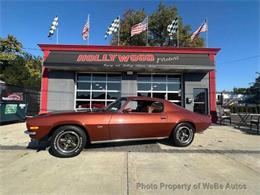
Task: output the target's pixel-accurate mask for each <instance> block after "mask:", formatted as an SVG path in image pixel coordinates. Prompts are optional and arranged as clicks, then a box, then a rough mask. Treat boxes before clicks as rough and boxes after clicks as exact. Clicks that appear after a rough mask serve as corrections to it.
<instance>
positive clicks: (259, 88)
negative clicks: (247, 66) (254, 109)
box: [246, 73, 260, 104]
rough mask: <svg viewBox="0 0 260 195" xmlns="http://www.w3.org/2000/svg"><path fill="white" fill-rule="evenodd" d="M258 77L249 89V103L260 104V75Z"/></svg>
mask: <svg viewBox="0 0 260 195" xmlns="http://www.w3.org/2000/svg"><path fill="white" fill-rule="evenodd" d="M257 74H258V76H257V77H256V79H255V82H254V83H253V85H252V86H251V87H249V88H248V89H247V92H246V93H247V94H248V95H250V97H249V99H248V100H247V102H248V103H253V104H260V73H257Z"/></svg>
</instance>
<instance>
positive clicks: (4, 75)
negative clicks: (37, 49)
mask: <svg viewBox="0 0 260 195" xmlns="http://www.w3.org/2000/svg"><path fill="white" fill-rule="evenodd" d="M0 51H1V53H0V64H1V70H0V79H1V80H3V81H5V82H6V83H8V84H13V85H18V86H24V87H32V88H40V84H41V83H40V82H41V60H42V59H41V58H40V57H35V56H32V55H31V54H29V53H26V52H24V51H23V50H22V44H21V43H20V42H19V41H18V40H17V39H16V38H15V37H14V36H12V35H8V36H7V38H6V39H3V38H0Z"/></svg>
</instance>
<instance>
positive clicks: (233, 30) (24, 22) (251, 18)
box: [0, 0, 260, 91]
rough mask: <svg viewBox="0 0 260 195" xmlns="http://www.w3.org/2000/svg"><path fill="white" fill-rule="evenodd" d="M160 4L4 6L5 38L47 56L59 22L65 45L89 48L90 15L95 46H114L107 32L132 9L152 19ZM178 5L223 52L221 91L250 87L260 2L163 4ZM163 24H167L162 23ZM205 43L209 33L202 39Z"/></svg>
mask: <svg viewBox="0 0 260 195" xmlns="http://www.w3.org/2000/svg"><path fill="white" fill-rule="evenodd" d="M159 2H160V1H156V0H153V1H147V0H146V1H141V0H139V1H138V0H121V1H120V0H107V1H105V0H95V1H94V0H92V1H87V0H74V1H72V0H56V1H51V0H49V1H47V0H38V1H36V0H30V1H27V0H0V37H2V38H5V37H7V35H8V34H12V35H14V36H16V37H17V39H18V40H19V41H20V42H22V43H23V47H24V48H25V50H26V51H27V52H29V53H32V54H34V55H40V56H42V52H41V51H40V49H39V47H38V46H37V44H39V43H52V44H55V43H56V37H55V36H53V37H52V38H48V37H47V35H48V32H49V28H50V25H51V22H52V20H53V18H54V16H55V15H58V16H59V43H60V44H87V42H86V41H84V40H83V39H82V37H81V32H82V28H83V26H84V24H85V22H86V20H87V15H88V14H89V15H90V39H89V43H90V44H91V45H109V39H108V40H105V39H104V34H105V31H106V30H107V27H108V26H109V25H110V24H111V21H112V20H114V19H115V18H116V17H117V16H118V15H120V16H122V15H123V13H124V11H125V10H127V9H135V10H140V9H144V10H145V12H146V13H147V14H148V15H149V14H151V13H152V12H153V11H154V10H155V9H156V8H157V6H158V4H159ZM162 2H164V3H165V4H166V5H175V6H176V7H177V9H178V11H179V15H180V16H181V17H182V19H183V23H184V24H189V25H191V27H192V30H193V31H195V30H196V28H198V26H199V25H200V24H201V23H202V22H203V21H204V20H205V18H207V20H208V28H209V30H208V46H209V47H211V48H221V51H220V52H219V53H218V55H217V57H216V72H217V91H222V90H232V89H233V88H234V87H248V86H249V85H251V84H252V82H254V81H255V78H256V76H257V74H256V72H260V1H259V0H254V1H253V0H208V1H205V0H182V1H162ZM162 22H163V21H162ZM200 36H201V37H204V38H205V33H201V35H200Z"/></svg>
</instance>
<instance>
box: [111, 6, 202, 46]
mask: <svg viewBox="0 0 260 195" xmlns="http://www.w3.org/2000/svg"><path fill="white" fill-rule="evenodd" d="M146 16H147V14H146V13H145V11H144V10H132V9H129V10H126V11H125V13H124V14H123V17H122V18H121V23H120V27H121V28H120V45H146V38H147V33H146V32H143V33H141V34H139V35H135V36H133V37H131V27H132V26H133V25H135V24H137V23H139V22H142V21H143V20H144V19H145V17H146ZM175 18H178V19H179V33H178V34H179V36H178V38H179V46H180V47H203V45H204V40H203V39H202V38H200V37H197V38H196V39H195V40H194V41H193V42H191V39H190V36H191V33H192V32H191V27H190V25H184V24H183V22H182V18H181V17H180V16H179V14H178V10H177V8H176V7H175V6H166V5H165V4H163V3H159V5H158V7H157V9H156V10H155V11H154V12H153V13H152V14H151V15H150V16H149V36H148V39H149V45H150V46H176V42H177V37H176V36H175V37H174V38H173V39H172V40H171V39H170V38H169V34H168V32H167V26H168V25H169V24H170V23H171V22H172V21H173V20H174V19H175ZM111 44H112V45H117V34H113V37H112V41H111Z"/></svg>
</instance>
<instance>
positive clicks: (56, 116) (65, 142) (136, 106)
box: [26, 97, 211, 157]
mask: <svg viewBox="0 0 260 195" xmlns="http://www.w3.org/2000/svg"><path fill="white" fill-rule="evenodd" d="M210 124H211V120H210V117H209V116H207V115H200V114H197V113H194V112H191V111H188V110H186V109H184V108H182V107H180V106H178V105H175V104H173V103H171V102H169V101H167V100H164V99H157V98H147V97H123V98H120V99H118V100H116V101H115V102H113V103H111V104H110V105H109V106H107V107H106V108H105V109H99V110H95V111H80V112H79V111H78V112H76V111H74V112H62V113H46V114H41V115H38V116H36V117H33V118H30V119H28V120H27V122H26V125H27V129H28V130H27V131H26V133H27V134H29V135H30V137H31V138H32V139H36V140H43V139H44V138H47V139H48V140H50V147H51V148H50V149H51V150H52V152H53V154H54V155H56V156H59V157H72V156H76V155H78V154H79V153H80V152H81V150H82V149H83V148H84V147H85V145H86V144H87V143H101V142H113V141H131V140H144V139H164V138H171V140H172V142H173V144H174V145H176V146H180V147H184V146H188V145H190V144H191V143H192V141H193V138H194V133H196V132H202V131H203V130H205V129H207V128H208V127H209V125H210Z"/></svg>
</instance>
